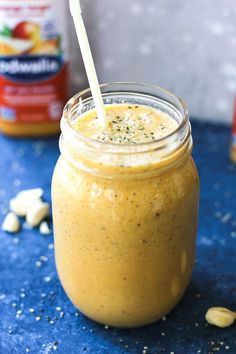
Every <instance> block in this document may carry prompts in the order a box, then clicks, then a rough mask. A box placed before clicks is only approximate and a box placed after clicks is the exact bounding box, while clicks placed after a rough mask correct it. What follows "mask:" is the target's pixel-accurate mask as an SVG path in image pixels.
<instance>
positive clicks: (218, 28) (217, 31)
mask: <svg viewBox="0 0 236 354" xmlns="http://www.w3.org/2000/svg"><path fill="white" fill-rule="evenodd" d="M210 31H211V33H212V34H213V35H215V36H222V35H223V34H224V33H225V27H224V24H223V23H221V22H213V23H210Z"/></svg>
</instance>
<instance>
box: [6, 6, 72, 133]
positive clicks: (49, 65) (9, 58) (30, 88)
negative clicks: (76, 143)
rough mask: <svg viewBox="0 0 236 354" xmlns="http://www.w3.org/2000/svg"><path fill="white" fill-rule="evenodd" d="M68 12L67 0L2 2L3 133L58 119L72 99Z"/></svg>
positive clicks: (53, 121)
mask: <svg viewBox="0 0 236 354" xmlns="http://www.w3.org/2000/svg"><path fill="white" fill-rule="evenodd" d="M66 9H67V1H66V0H34V1H32V0H31V1H27V0H26V1H21V0H11V1H9V0H0V129H2V127H3V125H4V124H13V123H17V124H18V123H20V124H25V123H44V122H52V123H55V122H56V121H59V120H60V118H61V114H62V108H63V106H64V104H65V103H66V101H67V99H68V39H67V31H66V21H65V13H66ZM2 130H4V129H2Z"/></svg>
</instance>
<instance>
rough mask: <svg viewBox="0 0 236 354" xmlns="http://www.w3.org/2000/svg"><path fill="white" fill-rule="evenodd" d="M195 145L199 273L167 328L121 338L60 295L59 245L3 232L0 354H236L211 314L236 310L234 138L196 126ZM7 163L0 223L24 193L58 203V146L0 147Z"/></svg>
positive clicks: (2, 163)
mask: <svg viewBox="0 0 236 354" xmlns="http://www.w3.org/2000/svg"><path fill="white" fill-rule="evenodd" d="M193 135H194V143H195V145H194V146H195V147H194V157H195V161H196V163H197V166H198V169H199V173H200V178H201V205H200V221H199V232H198V252H197V263H196V267H195V271H194V274H193V278H192V281H191V284H190V286H189V288H188V290H187V292H186V294H185V296H184V298H183V300H182V301H181V303H180V304H179V305H178V306H177V308H176V309H175V310H174V311H173V312H172V313H171V314H170V315H168V316H167V319H166V321H163V320H161V321H159V322H158V323H156V324H154V325H151V326H148V327H146V328H142V329H135V330H121V329H113V328H108V329H107V328H105V327H104V326H102V325H100V324H96V323H94V322H92V321H90V320H88V319H87V318H85V317H84V316H82V315H81V314H80V313H78V311H76V309H75V308H74V307H73V305H72V304H71V303H70V302H69V300H68V299H67V297H66V296H65V294H64V292H63V290H62V288H61V286H60V283H59V281H58V277H57V274H56V271H55V265H54V254H53V249H52V247H53V237H52V235H51V236H43V235H41V234H40V233H39V231H38V230H37V229H36V230H33V231H30V230H26V229H23V230H22V231H21V232H20V233H19V234H18V235H15V236H13V235H9V234H6V233H4V232H2V231H1V232H0V354H10V353H27V352H29V353H45V354H46V353H50V352H54V351H55V352H58V353H63V354H74V353H78V354H80V353H81V354H82V353H83V354H87V353H92V354H98V353H100V354H124V353H127V354H128V353H132V354H136V353H137V354H139V353H140V354H141V353H143V350H144V349H145V348H144V347H146V346H147V347H148V350H147V353H149V354H155V353H160V352H161V353H167V354H169V353H175V354H195V353H196V354H197V353H215V352H217V353H228V354H235V353H236V324H235V325H234V326H232V327H231V328H227V329H219V328H215V327H212V326H207V325H206V322H205V320H204V314H205V311H206V310H207V308H208V307H209V306H217V305H220V306H228V307H229V308H232V309H235V310H236V168H235V167H234V166H233V165H232V164H231V163H230V161H229V157H228V145H229V129H228V128H226V127H224V126H218V127H217V126H213V125H209V124H203V123H194V124H193ZM0 153H1V157H0V222H2V220H3V217H4V214H5V213H6V209H7V207H8V200H9V199H10V198H11V197H13V196H14V195H15V194H16V193H17V192H18V191H19V190H21V189H23V188H30V187H37V186H40V187H42V188H43V189H44V190H45V199H46V200H47V201H50V180H51V175H52V171H53V166H54V164H55V162H56V160H57V157H58V153H59V152H58V143H57V138H53V139H48V140H40V141H39V140H37V141H35V140H26V139H24V140H13V139H8V138H4V137H0ZM41 256H44V258H41V260H40V257H41ZM45 257H46V258H45ZM37 261H39V262H41V263H36V262H37ZM39 265H41V266H39ZM94 301H96V299H94ZM217 348H219V350H218V349H217ZM144 352H145V351H144Z"/></svg>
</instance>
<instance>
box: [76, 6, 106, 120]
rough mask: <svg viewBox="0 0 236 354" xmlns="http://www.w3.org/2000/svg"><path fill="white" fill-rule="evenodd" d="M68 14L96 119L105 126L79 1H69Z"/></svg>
mask: <svg viewBox="0 0 236 354" xmlns="http://www.w3.org/2000/svg"><path fill="white" fill-rule="evenodd" d="M70 12H71V15H72V17H73V20H74V24H75V29H76V33H77V38H78V41H79V45H80V50H81V54H82V57H83V61H84V66H85V70H86V73H87V77H88V81H89V86H90V89H91V92H92V96H93V101H94V105H95V109H96V112H97V115H98V119H99V120H100V122H101V123H102V124H104V125H106V124H107V119H106V113H105V108H104V104H103V99H102V94H101V90H100V87H99V82H98V77H97V73H96V69H95V65H94V61H93V57H92V53H91V49H90V45H89V41H88V36H87V33H86V29H85V26H84V21H83V18H82V10H81V6H80V2H79V0H70Z"/></svg>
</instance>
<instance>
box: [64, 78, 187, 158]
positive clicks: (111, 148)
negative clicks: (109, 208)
mask: <svg viewBox="0 0 236 354" xmlns="http://www.w3.org/2000/svg"><path fill="white" fill-rule="evenodd" d="M100 88H101V92H102V96H103V98H104V97H105V96H106V95H109V94H110V95H114V94H117V95H125V94H126V95H128V94H129V95H132V94H134V95H136V96H137V97H139V96H140V97H147V98H148V97H149V98H152V99H153V100H157V99H158V95H157V93H159V95H160V94H161V95H163V96H165V97H166V99H165V98H162V101H164V102H165V104H166V105H167V104H169V105H170V106H171V108H173V107H175V108H176V109H177V110H178V111H179V113H180V115H181V121H180V122H177V123H178V127H177V128H176V129H175V130H174V131H173V132H171V133H170V134H168V135H166V136H164V137H162V138H159V139H155V140H153V141H151V142H141V143H135V144H127V143H125V144H119V143H114V142H103V141H98V140H95V139H93V138H91V137H88V136H85V135H84V134H82V133H80V132H79V131H76V130H75V129H74V128H73V126H72V125H71V124H70V120H71V114H72V113H73V109H74V108H75V105H77V106H78V105H79V102H82V105H83V97H84V96H86V95H88V97H87V98H86V103H88V102H90V103H91V102H93V98H92V94H91V90H90V88H87V89H85V90H82V91H80V92H79V93H77V94H75V95H74V96H73V97H72V98H71V99H70V100H69V101H68V102H67V104H66V105H65V108H64V110H63V115H62V119H61V131H62V134H63V135H65V138H66V137H67V139H66V140H68V141H70V143H71V144H72V145H77V144H78V145H80V146H81V144H83V145H85V146H86V147H87V148H89V149H94V150H97V149H99V150H100V151H101V152H104V153H115V154H132V153H135V154H137V153H138V152H140V153H141V152H147V151H150V150H151V151H156V150H161V149H164V148H165V147H166V146H167V145H168V144H171V143H172V142H173V140H176V139H177V138H178V137H180V140H181V137H182V138H184V137H186V136H187V135H189V133H190V124H189V116H188V109H187V105H186V104H185V102H184V101H183V100H182V99H181V98H179V97H177V96H176V95H175V94H173V93H172V92H170V91H168V90H166V89H163V88H161V87H159V86H157V85H150V84H145V83H137V82H112V83H106V84H101V85H100ZM168 99H169V100H168ZM170 100H174V101H175V104H176V105H175V106H174V104H173V102H170ZM127 104H128V102H127ZM137 104H138V103H137ZM90 109H94V106H93V107H92V108H90ZM90 109H88V111H89V110H90ZM79 115H80V114H78V116H79Z"/></svg>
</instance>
